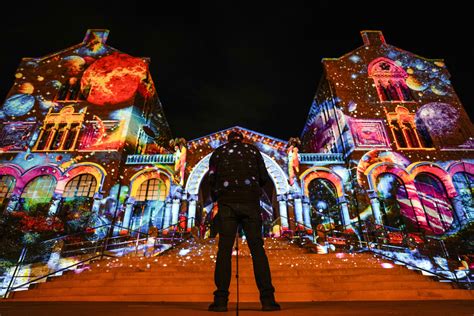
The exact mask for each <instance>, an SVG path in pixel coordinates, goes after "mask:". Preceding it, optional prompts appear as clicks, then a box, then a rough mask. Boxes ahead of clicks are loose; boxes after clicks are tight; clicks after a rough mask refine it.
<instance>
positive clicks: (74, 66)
mask: <svg viewBox="0 0 474 316" xmlns="http://www.w3.org/2000/svg"><path fill="white" fill-rule="evenodd" d="M85 65H86V61H85V60H84V58H82V57H80V56H76V55H72V56H68V57H65V58H63V60H62V61H61V66H62V67H64V68H66V71H67V74H68V75H70V76H76V75H78V74H80V73H81V72H82V71H84V67H85Z"/></svg>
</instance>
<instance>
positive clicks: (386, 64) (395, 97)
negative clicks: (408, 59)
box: [369, 57, 413, 102]
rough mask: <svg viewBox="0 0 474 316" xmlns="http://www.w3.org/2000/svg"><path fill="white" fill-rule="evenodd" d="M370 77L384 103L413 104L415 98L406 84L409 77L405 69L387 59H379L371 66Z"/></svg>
mask: <svg viewBox="0 0 474 316" xmlns="http://www.w3.org/2000/svg"><path fill="white" fill-rule="evenodd" d="M369 77H370V78H372V79H373V80H374V84H375V88H376V89H377V94H378V96H379V100H380V101H382V102H391V101H394V102H411V101H413V97H412V95H411V92H410V89H409V88H408V86H407V84H406V83H405V79H406V78H407V77H408V75H407V73H406V72H405V70H403V68H401V67H399V66H398V65H397V64H395V62H393V61H392V60H390V59H387V58H383V57H382V58H377V59H375V60H374V61H372V62H371V63H370V64H369Z"/></svg>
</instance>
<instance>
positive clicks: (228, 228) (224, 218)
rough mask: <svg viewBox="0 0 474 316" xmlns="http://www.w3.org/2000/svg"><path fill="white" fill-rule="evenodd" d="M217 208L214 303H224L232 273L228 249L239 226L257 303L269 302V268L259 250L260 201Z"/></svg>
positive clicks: (222, 204)
mask: <svg viewBox="0 0 474 316" xmlns="http://www.w3.org/2000/svg"><path fill="white" fill-rule="evenodd" d="M218 207H219V211H218V213H217V215H216V216H217V218H216V221H215V224H216V229H217V232H218V234H219V249H218V251H217V260H216V269H215V271H214V281H215V283H216V287H217V290H215V291H214V299H215V300H216V301H225V302H227V300H228V297H229V285H230V280H231V273H232V248H233V245H234V242H235V237H236V233H237V229H238V227H239V224H240V225H242V228H243V231H244V234H245V237H246V239H247V244H248V246H249V249H250V253H251V254H252V263H253V272H254V276H255V281H256V283H257V287H258V290H259V292H260V301H261V302H269V301H273V300H274V299H275V297H274V293H275V288H274V287H273V285H272V278H271V274H270V266H269V264H268V258H267V255H266V254H265V249H264V248H263V238H262V219H261V216H260V201H258V200H257V201H255V202H245V203H228V202H218Z"/></svg>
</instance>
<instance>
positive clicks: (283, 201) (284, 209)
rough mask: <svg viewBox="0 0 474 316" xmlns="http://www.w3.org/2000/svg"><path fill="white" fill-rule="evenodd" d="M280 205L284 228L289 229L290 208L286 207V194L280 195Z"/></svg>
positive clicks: (278, 198)
mask: <svg viewBox="0 0 474 316" xmlns="http://www.w3.org/2000/svg"><path fill="white" fill-rule="evenodd" d="M277 200H278V206H279V207H280V222H281V228H282V229H288V210H287V207H286V198H285V196H284V195H278V196H277Z"/></svg>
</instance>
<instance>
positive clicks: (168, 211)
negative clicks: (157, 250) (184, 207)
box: [163, 198, 171, 229]
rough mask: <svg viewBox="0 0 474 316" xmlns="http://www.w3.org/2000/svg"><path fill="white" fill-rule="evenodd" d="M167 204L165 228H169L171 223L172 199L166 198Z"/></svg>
mask: <svg viewBox="0 0 474 316" xmlns="http://www.w3.org/2000/svg"><path fill="white" fill-rule="evenodd" d="M165 203H166V206H165V215H164V220H163V229H169V226H170V224H171V199H170V198H167V199H166V202H165Z"/></svg>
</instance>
